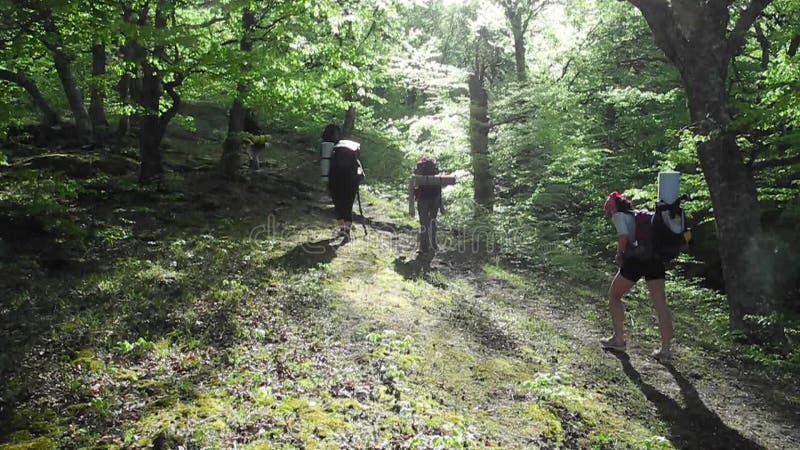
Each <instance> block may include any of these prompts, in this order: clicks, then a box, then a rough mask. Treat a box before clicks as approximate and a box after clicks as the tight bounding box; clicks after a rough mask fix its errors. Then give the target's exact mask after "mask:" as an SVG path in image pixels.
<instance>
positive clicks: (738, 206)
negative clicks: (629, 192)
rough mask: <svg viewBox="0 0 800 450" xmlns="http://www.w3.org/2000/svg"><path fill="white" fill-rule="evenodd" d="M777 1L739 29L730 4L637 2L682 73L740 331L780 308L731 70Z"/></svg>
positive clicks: (763, 3)
mask: <svg viewBox="0 0 800 450" xmlns="http://www.w3.org/2000/svg"><path fill="white" fill-rule="evenodd" d="M770 1H771V0H751V1H750V2H749V4H748V5H747V6H746V7H745V8H744V9H742V10H740V11H738V12H737V13H736V18H735V20H734V21H733V24H732V26H731V22H732V20H731V19H732V18H731V11H732V10H735V8H734V5H733V2H732V1H730V0H707V1H700V0H673V1H668V0H629V2H630V3H631V4H633V5H634V6H635V7H636V8H638V9H639V10H640V11H641V13H642V15H643V16H644V18H645V19H646V20H647V23H648V24H649V26H650V29H651V30H652V32H653V37H654V38H655V42H656V44H657V45H658V47H659V48H660V49H661V50H663V52H664V54H665V55H666V56H667V58H668V59H669V60H670V62H672V64H673V65H675V67H676V68H677V69H678V71H679V72H680V74H681V78H682V80H683V84H684V87H685V90H686V96H687V100H688V107H689V113H690V117H691V122H692V123H691V128H692V130H693V131H694V132H695V133H696V134H698V135H700V136H702V142H701V143H700V144H699V145H698V147H697V152H698V157H699V159H700V163H701V166H702V169H703V173H704V175H705V177H706V181H707V183H708V187H709V190H710V192H711V201H712V204H713V207H714V216H715V219H716V226H717V235H718V238H719V244H720V245H719V251H720V257H721V261H722V269H723V276H724V279H725V290H726V293H727V296H728V303H729V305H730V321H731V325H732V326H733V328H734V329H737V330H741V331H745V332H747V331H749V330H750V327H749V326H748V321H747V320H746V317H747V316H749V315H765V314H768V313H770V312H771V310H772V307H773V302H772V297H771V295H770V288H771V284H772V283H771V280H770V279H769V278H768V277H764V276H762V274H763V271H761V270H754V266H756V265H760V264H767V261H768V258H769V253H770V252H769V249H768V248H767V245H766V243H765V240H764V239H763V236H762V229H761V222H760V220H761V212H760V207H759V203H758V197H757V194H756V184H755V180H754V177H753V173H752V172H751V171H750V169H749V168H748V167H746V165H745V163H744V159H743V155H742V152H741V151H740V149H739V146H738V145H737V142H736V140H737V136H736V134H735V132H734V131H733V130H732V127H731V124H732V117H731V109H730V107H729V104H728V84H727V82H728V70H729V66H730V65H731V62H732V60H733V59H734V58H735V57H736V56H737V55H738V54H739V53H740V52H741V50H742V48H743V46H744V44H745V42H746V38H747V35H748V33H749V31H750V30H751V28H753V24H754V23H755V22H756V21H757V20H758V18H759V16H760V15H761V14H762V12H763V11H764V9H765V8H766V7H767V6H768V5H769V3H770Z"/></svg>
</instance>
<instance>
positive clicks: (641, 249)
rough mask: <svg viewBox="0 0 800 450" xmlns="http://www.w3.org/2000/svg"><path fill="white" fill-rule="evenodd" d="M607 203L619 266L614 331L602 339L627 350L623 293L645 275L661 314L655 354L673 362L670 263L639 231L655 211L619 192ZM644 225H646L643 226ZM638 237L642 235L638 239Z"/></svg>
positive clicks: (612, 291) (612, 298)
mask: <svg viewBox="0 0 800 450" xmlns="http://www.w3.org/2000/svg"><path fill="white" fill-rule="evenodd" d="M603 207H604V209H605V212H606V217H610V218H611V222H612V223H613V224H614V227H615V228H616V230H617V234H618V236H619V238H618V240H617V255H616V258H615V262H616V264H617V266H618V267H619V270H618V271H617V274H616V276H615V277H614V280H613V281H612V282H611V287H610V288H609V290H608V296H609V307H610V309H611V319H612V322H613V325H614V334H613V335H612V336H611V337H610V338H608V339H602V340H601V341H600V343H601V345H602V346H603V348H605V349H610V350H617V351H622V352H624V351H625V349H626V341H625V305H624V303H623V302H622V297H624V296H625V294H627V293H628V292H629V291H630V290H631V289H632V288H633V286H634V285H635V284H636V282H637V281H639V280H640V279H641V278H642V277H644V279H645V281H646V282H647V289H648V291H649V292H650V300H651V301H652V302H653V305H654V306H655V309H656V313H657V315H658V328H659V331H660V333H661V348H660V349H658V350H656V351H655V352H653V353H652V354H651V356H652V357H653V358H655V359H656V360H658V361H660V362H669V360H670V359H671V358H672V351H671V347H670V345H671V343H672V335H673V325H672V313H671V312H670V310H669V307H668V306H667V296H666V292H665V284H664V283H665V281H664V279H665V275H666V267H665V266H664V261H663V260H662V258H661V257H660V256H659V255H658V254H657V253H656V252H654V251H653V249H652V245H648V243H647V242H644V241H645V239H644V238H642V237H641V233H638V234H637V223H639V222H640V219H639V218H641V217H652V213H647V212H637V211H635V210H634V209H633V205H632V204H631V201H630V200H629V199H628V198H626V197H625V196H623V195H621V194H620V193H619V192H612V193H611V195H609V196H608V199H607V200H606V202H605V204H604V206H603ZM640 226H642V225H640ZM642 228H644V227H643V226H642ZM639 231H640V232H641V231H644V230H639ZM637 237H639V239H638V240H637ZM640 241H642V242H640Z"/></svg>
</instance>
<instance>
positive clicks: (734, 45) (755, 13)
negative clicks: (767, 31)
mask: <svg viewBox="0 0 800 450" xmlns="http://www.w3.org/2000/svg"><path fill="white" fill-rule="evenodd" d="M637 1H641V0H637ZM771 2H772V0H751V2H750V5H748V6H747V8H745V9H744V11H742V13H741V15H740V16H739V19H738V20H737V21H736V25H734V26H733V30H732V31H731V32H730V34H729V35H728V56H729V57H730V58H734V57H735V56H737V55H739V53H741V52H742V49H743V48H744V44H745V42H747V32H748V31H750V28H751V27H752V26H753V24H754V23H755V22H756V20H758V17H759V16H760V15H761V13H762V12H764V8H766V7H767V6H769V4H770V3H771Z"/></svg>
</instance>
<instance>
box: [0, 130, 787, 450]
mask: <svg viewBox="0 0 800 450" xmlns="http://www.w3.org/2000/svg"><path fill="white" fill-rule="evenodd" d="M292 145H296V144H292V143H287V146H292ZM216 148H217V147H214V148H213V150H214V151H216ZM209 150H212V149H211V148H210V149H209ZM284 154H286V153H281V155H284ZM188 155H193V154H192V153H188V152H183V151H180V149H176V150H175V154H174V155H172V154H170V156H173V160H175V161H177V163H175V162H173V167H174V170H175V172H174V173H175V176H174V178H172V179H171V180H169V182H168V184H167V185H166V186H165V187H164V188H163V189H162V190H160V191H158V190H154V189H150V188H140V187H138V186H136V185H135V183H133V181H132V180H133V179H132V176H131V177H129V178H108V177H98V178H97V179H90V180H88V181H86V182H85V188H84V189H85V192H83V193H82V195H81V196H79V197H78V199H77V200H76V201H75V203H74V204H73V205H71V208H72V209H71V211H73V212H74V216H71V217H73V219H74V220H76V221H77V223H80V224H81V226H82V227H84V229H87V230H92V231H91V233H92V234H91V235H89V236H87V237H86V244H85V245H86V246H87V247H86V248H82V249H81V252H80V253H79V254H78V255H77V256H74V255H72V254H71V253H69V252H66V251H65V253H64V254H63V255H58V256H59V257H63V258H69V259H64V261H62V263H61V264H59V265H53V264H51V266H53V268H51V269H47V268H43V267H42V266H41V265H40V264H39V263H38V262H37V261H36V260H35V259H34V258H33V257H27V258H20V259H18V260H17V261H15V263H14V264H13V265H6V266H4V267H5V270H6V273H7V274H8V277H7V278H6V279H5V280H2V281H4V282H7V283H8V284H4V285H3V286H4V289H3V291H2V292H4V295H6V296H7V298H5V299H4V301H3V303H2V305H3V308H2V310H0V346H2V348H3V349H4V351H3V353H2V354H0V356H2V358H0V362H1V363H2V364H0V379H3V380H4V381H5V384H4V386H3V391H2V397H1V398H0V449H2V450H9V449H20V448H42V449H44V448H47V449H52V448H97V447H103V448H126V449H128V448H156V449H166V448H180V447H183V448H226V449H227V448H250V449H265V448H277V449H290V448H291V449H294V448H308V449H312V448H345V449H348V448H353V449H373V448H385V449H390V448H391V449H394V448H417V449H427V448H509V449H512V448H513V449H516V448H520V449H521V448H601V449H605V448H672V447H679V448H759V447H767V448H797V447H798V446H800V438H798V433H800V431H798V430H800V427H798V426H797V425H798V416H797V411H798V408H797V405H798V400H797V399H798V395H797V387H796V386H794V385H787V384H786V383H785V382H783V381H779V380H766V379H764V378H763V374H757V375H758V376H761V377H762V378H761V379H757V378H756V376H753V377H750V376H748V375H747V374H741V373H737V371H736V368H737V366H736V365H735V364H727V363H723V362H720V361H718V360H717V359H715V358H716V357H715V356H714V355H713V354H706V353H704V352H703V351H701V350H698V349H693V348H689V347H688V346H685V345H683V342H682V341H681V340H680V339H679V340H678V344H679V347H678V353H677V357H676V362H675V367H664V366H662V365H659V364H656V363H655V362H653V361H651V360H649V359H647V357H646V356H645V355H646V354H647V353H649V350H650V348H649V346H648V345H646V344H643V343H644V342H646V343H650V344H651V345H655V342H656V337H655V334H654V322H653V321H652V317H651V316H652V312H651V311H650V309H649V306H648V305H636V304H631V309H632V316H633V317H634V318H635V319H636V322H637V326H636V327H634V328H633V330H632V331H631V335H632V344H633V347H632V348H631V351H630V353H629V355H630V357H626V356H623V355H617V354H613V353H605V352H603V351H601V350H600V348H599V346H598V344H597V339H598V338H599V337H601V335H602V333H603V332H605V324H606V319H605V317H606V314H607V313H606V311H605V306H604V301H602V300H601V299H602V293H601V292H599V290H598V289H595V288H593V287H587V286H585V285H584V284H581V283H572V282H569V281H565V277H564V276H563V274H562V273H558V272H553V273H531V274H521V273H513V272H510V271H508V270H506V269H504V268H503V267H502V265H501V264H499V262H498V261H493V260H491V259H490V258H489V259H487V258H485V257H477V256H476V255H474V254H471V253H470V252H467V251H464V250H459V249H457V248H450V247H446V248H444V249H443V250H442V251H441V252H440V253H439V254H438V255H437V256H436V257H435V258H433V259H432V260H430V261H429V260H422V259H418V258H415V255H414V250H415V249H414V240H415V236H414V235H415V225H414V223H413V221H412V220H410V219H408V218H407V217H404V212H403V211H401V210H400V209H399V208H398V206H399V203H400V201H398V200H397V199H388V198H382V197H380V196H379V195H377V194H370V193H368V192H366V190H365V191H364V198H363V200H364V206H365V207H366V208H365V209H366V211H365V212H366V216H367V217H368V218H369V220H368V221H367V224H368V231H369V235H368V236H364V235H363V230H362V228H361V227H360V225H359V226H358V227H356V229H355V230H354V236H355V239H354V241H353V242H351V243H350V244H348V245H345V246H339V245H337V243H336V242H335V241H334V240H332V239H331V237H332V233H333V220H332V219H331V208H330V206H329V205H328V204H327V199H326V196H325V195H324V193H323V192H322V190H321V189H319V187H318V186H313V185H311V184H310V183H306V182H302V181H297V180H309V179H314V171H313V170H312V169H314V167H312V166H310V165H308V164H305V163H303V162H302V161H301V162H299V163H298V162H297V161H295V160H296V159H297V158H296V156H294V155H290V156H287V158H288V159H290V161H289V162H292V163H294V164H299V165H300V167H291V166H287V162H282V161H270V162H269V164H268V165H267V168H265V169H264V170H263V171H262V172H260V173H255V174H250V175H249V176H248V178H247V179H243V180H240V181H238V182H235V183H231V182H230V181H226V180H221V179H219V178H218V177H216V176H215V175H214V174H213V172H211V171H208V170H206V171H202V170H198V169H196V168H193V167H201V168H202V167H210V165H211V164H210V163H208V162H207V161H201V160H195V159H189V156H188ZM311 158H313V154H312V153H311V151H310V150H309V159H311ZM178 163H180V164H178ZM60 267H62V268H63V267H68V268H69V270H64V269H60ZM645 311H646V312H645ZM680 327H681V323H680V322H679V323H678V328H679V329H680ZM693 331H694V330H693Z"/></svg>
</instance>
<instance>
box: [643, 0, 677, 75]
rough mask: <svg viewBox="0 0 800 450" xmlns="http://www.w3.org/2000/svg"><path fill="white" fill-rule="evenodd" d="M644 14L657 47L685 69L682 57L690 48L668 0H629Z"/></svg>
mask: <svg viewBox="0 0 800 450" xmlns="http://www.w3.org/2000/svg"><path fill="white" fill-rule="evenodd" d="M628 2H629V3H631V4H632V5H633V6H635V7H636V8H637V9H639V11H641V12H642V16H644V18H645V20H646V21H647V24H648V25H649V26H650V30H651V31H652V32H653V38H654V39H655V41H656V45H657V46H658V47H659V48H660V49H661V50H662V51H663V52H664V54H665V55H666V56H667V58H668V59H669V60H670V61H672V63H673V64H675V66H677V67H678V68H679V69H681V68H683V67H684V62H683V61H682V60H681V57H680V55H682V54H684V53H685V51H684V50H685V49H686V48H687V47H689V44H688V42H687V41H686V38H685V37H683V35H682V34H681V32H680V26H679V25H678V23H676V21H675V16H674V15H673V14H674V13H673V11H672V7H671V5H670V3H668V2H667V0H628Z"/></svg>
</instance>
